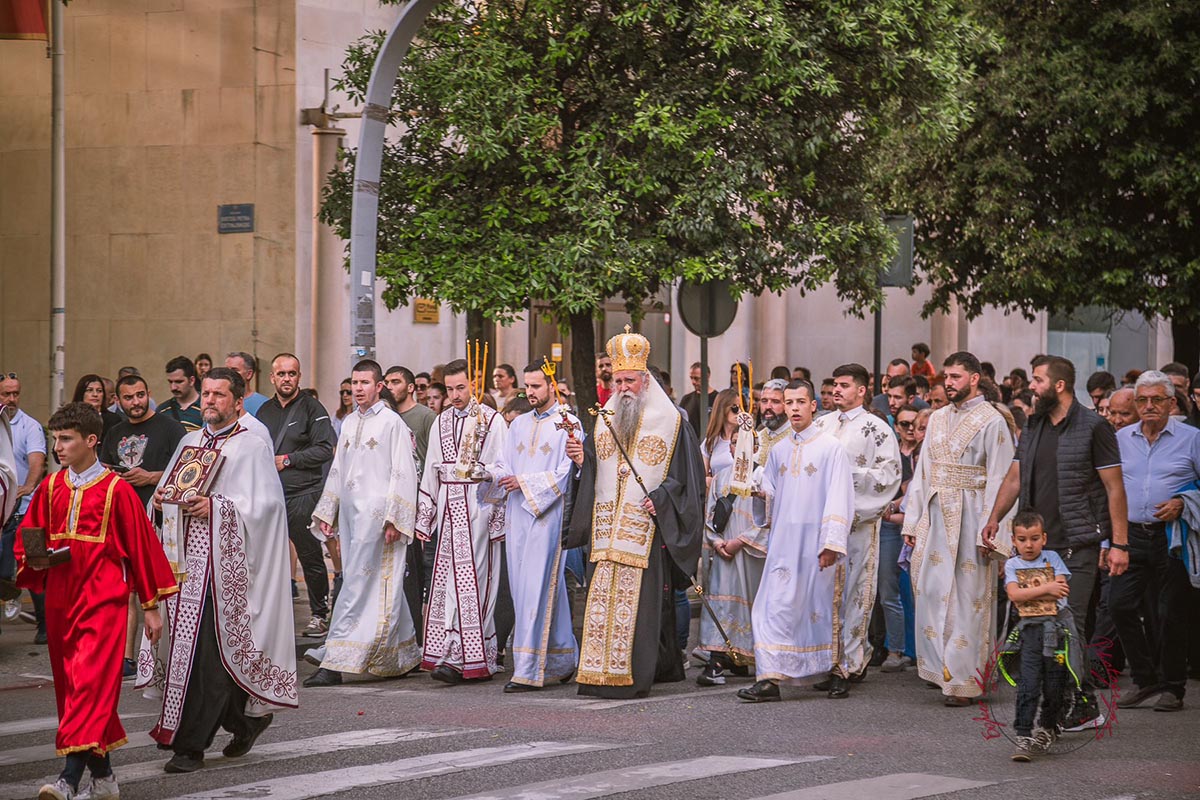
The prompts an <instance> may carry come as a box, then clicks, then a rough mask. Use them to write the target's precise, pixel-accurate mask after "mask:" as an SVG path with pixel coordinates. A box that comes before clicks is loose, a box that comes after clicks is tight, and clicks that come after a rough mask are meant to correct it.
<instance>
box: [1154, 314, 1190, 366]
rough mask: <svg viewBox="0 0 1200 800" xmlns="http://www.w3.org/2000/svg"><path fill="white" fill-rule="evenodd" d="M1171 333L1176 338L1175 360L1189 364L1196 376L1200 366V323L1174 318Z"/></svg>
mask: <svg viewBox="0 0 1200 800" xmlns="http://www.w3.org/2000/svg"><path fill="white" fill-rule="evenodd" d="M1171 335H1172V337H1173V338H1174V339H1175V360H1176V361H1178V362H1179V363H1180V364H1184V365H1185V366H1187V368H1188V369H1189V370H1190V371H1191V373H1192V376H1193V377H1195V375H1196V369H1197V367H1198V366H1200V325H1197V324H1196V323H1195V322H1179V321H1177V320H1174V319H1172V320H1171ZM1161 366H1162V364H1151V365H1150V368H1151V369H1158V368H1159V367H1161Z"/></svg>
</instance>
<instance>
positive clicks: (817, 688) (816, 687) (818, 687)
mask: <svg viewBox="0 0 1200 800" xmlns="http://www.w3.org/2000/svg"><path fill="white" fill-rule="evenodd" d="M831 686H833V673H830V674H829V677H827V678H826V679H825V680H823V681H817V682H816V683H814V684H813V685H812V688H813V691H814V692H828V691H829V687H831Z"/></svg>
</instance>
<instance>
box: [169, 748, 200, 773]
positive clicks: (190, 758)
mask: <svg viewBox="0 0 1200 800" xmlns="http://www.w3.org/2000/svg"><path fill="white" fill-rule="evenodd" d="M203 768H204V753H176V754H175V755H173V756H171V760H170V761H168V762H167V763H166V764H164V765H163V772H169V773H171V774H172V775H185V774H187V773H189V772H195V771H196V770H198V769H203Z"/></svg>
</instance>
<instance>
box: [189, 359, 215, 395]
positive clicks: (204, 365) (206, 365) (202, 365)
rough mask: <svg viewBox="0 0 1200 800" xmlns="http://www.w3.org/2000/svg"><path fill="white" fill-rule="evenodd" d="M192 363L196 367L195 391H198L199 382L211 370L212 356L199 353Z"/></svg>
mask: <svg viewBox="0 0 1200 800" xmlns="http://www.w3.org/2000/svg"><path fill="white" fill-rule="evenodd" d="M192 363H193V364H195V365H196V391H200V381H202V380H204V376H205V375H207V374H208V371H209V370H210V369H212V368H213V361H212V356H210V355H209V354H208V353H201V354H200V355H198V356H196V360H195V361H194V362H192Z"/></svg>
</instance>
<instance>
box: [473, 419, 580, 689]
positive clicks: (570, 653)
mask: <svg viewBox="0 0 1200 800" xmlns="http://www.w3.org/2000/svg"><path fill="white" fill-rule="evenodd" d="M567 424H568V425H571V426H574V427H573V430H574V432H575V436H581V435H582V431H583V428H582V426H580V424H579V420H578V419H577V418H576V417H574V416H573V415H571V414H568V415H567ZM506 439H507V446H506V448H505V454H504V458H503V466H502V467H500V468H499V469H498V471H497V472H496V474H495V479H496V480H499V479H500V478H503V477H506V476H509V475H514V476H516V478H517V480H518V481H519V483H520V488H519V489H516V490H514V491H512V492H504V491H503V490H502V489H499V488H498V487H496V486H495V484H494V483H493V489H492V492H493V493H497V492H498V493H499V495H500V497H501V499H503V500H504V501H505V502H506V503H507V508H506V511H505V516H504V519H505V526H506V529H507V530H506V533H505V538H504V546H505V548H507V551H508V587H509V590H510V591H511V593H512V601H513V611H514V613H515V616H516V620H515V623H514V625H513V644H512V647H511V648H509V650H508V652H511V653H512V654H513V656H512V667H513V676H512V681H513V683H522V684H526V685H528V686H543V685H545V682H546V681H548V680H549V681H554V680H561V679H563V678H566V677H567V676H569V675H570V674H571V673H572V672H574V671H575V665H576V664H577V663H578V660H579V649H578V646H577V644H576V642H575V634H574V632H573V631H572V630H571V607H570V603H569V601H568V599H567V587H566V583H565V582H564V579H563V572H564V569H565V563H564V559H563V553H562V536H563V513H564V512H565V510H566V506H567V494H568V493H569V492H570V489H571V482H572V480H573V477H574V473H575V463H574V462H573V461H571V459H570V458H568V457H567V453H566V446H567V431H566V429H565V428H564V427H563V417H562V415H561V414H559V412H558V411H557V409H553V408H552V409H551V410H548V411H546V412H544V413H541V414H539V413H538V412H537V411H530V412H528V413H525V414H522V415H521V416H519V417H517V418H516V419H514V420H513V421H512V425H510V426H509V428H508V435H507V437H506Z"/></svg>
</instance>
